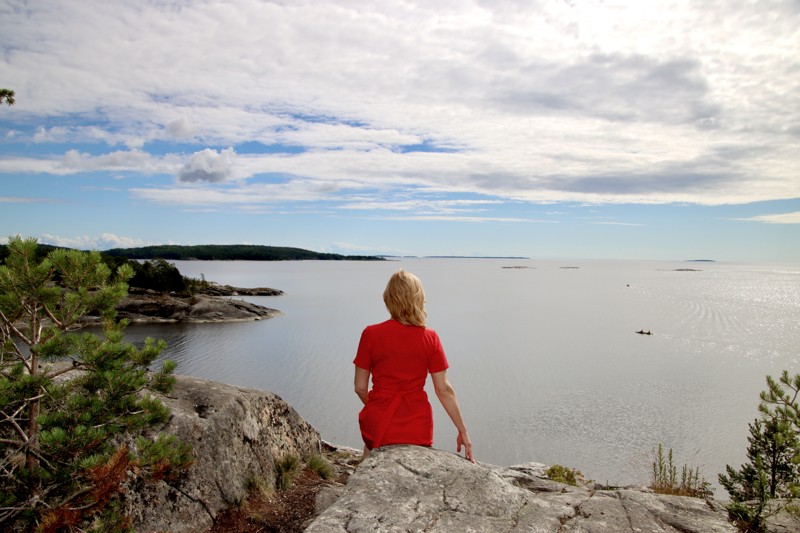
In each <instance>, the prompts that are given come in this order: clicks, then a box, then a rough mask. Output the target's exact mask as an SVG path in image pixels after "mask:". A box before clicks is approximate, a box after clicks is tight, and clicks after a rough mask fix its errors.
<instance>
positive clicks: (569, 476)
mask: <svg viewBox="0 0 800 533" xmlns="http://www.w3.org/2000/svg"><path fill="white" fill-rule="evenodd" d="M544 473H545V475H546V476H547V477H548V478H550V479H552V480H553V481H558V482H559V483H566V484H567V485H573V486H577V485H578V479H579V478H580V477H582V476H583V474H581V473H580V471H578V470H575V469H574V468H567V467H565V466H561V465H553V466H551V467H550V468H548V469H547V470H545V472H544Z"/></svg>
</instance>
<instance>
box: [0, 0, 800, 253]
mask: <svg viewBox="0 0 800 533" xmlns="http://www.w3.org/2000/svg"><path fill="white" fill-rule="evenodd" d="M0 87H2V88H7V89H12V90H14V91H15V100H16V103H15V104H14V105H12V106H7V105H2V106H1V107H0V185H1V186H2V188H0V242H6V241H7V239H8V237H9V236H13V235H21V236H23V237H36V238H37V239H39V242H42V243H48V244H55V245H62V246H69V247H74V248H80V249H97V250H104V249H108V248H114V247H135V246H145V245H153V244H183V245H191V244H239V243H246V244H263V245H273V246H295V247H300V248H306V249H310V250H316V251H324V252H334V253H343V254H380V255H411V256H415V255H416V256H426V255H469V256H522V257H530V258H533V259H537V258H542V259H550V258H553V259H558V258H576V259H578V258H585V259H641V260H649V259H653V260H686V259H714V260H718V261H734V262H737V261H739V262H790V263H795V262H800V1H799V0H762V1H750V0H748V1H743V0H708V1H701V0H696V1H690V0H682V1H661V0H647V1H643V0H630V1H623V0H607V1H604V0H527V1H523V0H435V1H432V0H402V1H400V0H379V1H378V0H373V1H370V0H330V1H326V0H272V1H267V0H228V1H224V0H137V1H136V2H129V1H124V0H31V1H22V0H0Z"/></svg>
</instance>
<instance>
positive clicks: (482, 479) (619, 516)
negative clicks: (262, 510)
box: [306, 446, 736, 533]
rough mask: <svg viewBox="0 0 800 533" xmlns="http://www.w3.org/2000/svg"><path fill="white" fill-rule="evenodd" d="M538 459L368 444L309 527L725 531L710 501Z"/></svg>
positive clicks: (317, 531)
mask: <svg viewBox="0 0 800 533" xmlns="http://www.w3.org/2000/svg"><path fill="white" fill-rule="evenodd" d="M545 468H546V467H545V465H541V464H538V463H529V464H525V465H520V466H514V467H508V468H504V467H497V466H493V465H486V464H472V463H470V462H468V461H466V460H465V459H463V458H461V457H459V456H457V455H455V454H452V453H448V452H443V451H440V450H435V449H430V448H422V447H418V446H389V447H386V448H381V449H378V450H375V452H373V453H372V454H371V455H370V457H369V458H368V459H367V460H366V461H364V462H363V463H362V464H361V466H360V467H359V468H358V469H357V470H356V472H355V473H354V474H353V475H352V476H351V477H350V480H349V482H348V485H347V487H346V489H345V490H344V492H343V494H342V496H341V497H340V498H339V499H338V501H336V503H334V504H333V505H331V506H330V507H329V508H328V509H327V510H325V511H324V512H323V513H322V514H321V515H320V516H319V517H318V518H317V519H316V520H314V522H312V523H311V525H310V526H309V527H308V529H306V531H307V532H309V533H323V532H324V533H331V532H348V533H360V532H376V531H377V532H400V531H409V532H423V531H424V532H442V533H444V532H452V531H464V532H467V531H469V532H487V533H503V532H522V531H531V532H541V533H544V532H553V533H567V532H586V533H634V532H645V531H646V532H654V533H661V532H663V533H667V532H669V533H675V532H682V533H716V532H719V533H722V532H730V533H733V532H735V531H736V529H735V528H734V526H733V525H732V524H731V523H730V522H728V519H727V512H726V511H725V509H724V508H723V507H722V505H720V504H718V503H716V502H714V501H713V500H701V499H697V498H689V497H683V496H667V495H661V494H654V493H652V492H649V491H646V490H642V489H638V488H622V489H616V490H597V489H595V488H594V487H593V486H592V485H591V484H589V485H586V486H584V487H573V486H570V485H564V484H561V483H557V482H554V481H550V480H548V479H546V478H545V477H544V470H545Z"/></svg>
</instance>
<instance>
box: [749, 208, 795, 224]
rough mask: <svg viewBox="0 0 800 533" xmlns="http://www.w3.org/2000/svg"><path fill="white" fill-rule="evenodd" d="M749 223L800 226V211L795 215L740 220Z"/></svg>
mask: <svg viewBox="0 0 800 533" xmlns="http://www.w3.org/2000/svg"><path fill="white" fill-rule="evenodd" d="M737 220H743V221H747V222H766V223H767V224H800V211H796V212H794V213H776V214H772V215H757V216H754V217H750V218H740V219H737Z"/></svg>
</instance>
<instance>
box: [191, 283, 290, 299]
mask: <svg viewBox="0 0 800 533" xmlns="http://www.w3.org/2000/svg"><path fill="white" fill-rule="evenodd" d="M202 293H203V294H206V295H208V296H280V295H281V294H283V291H282V290H280V289H271V288H269V287H255V288H246V287H232V286H230V285H221V284H219V283H214V282H213V281H212V282H209V283H208V284H207V285H206V286H205V287H203V288H202Z"/></svg>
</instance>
